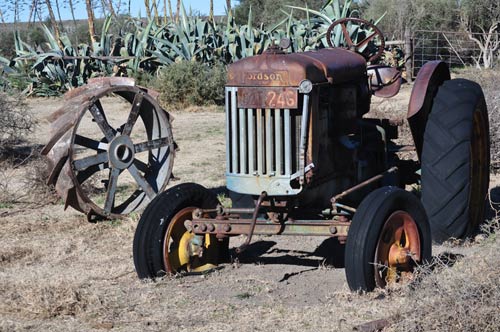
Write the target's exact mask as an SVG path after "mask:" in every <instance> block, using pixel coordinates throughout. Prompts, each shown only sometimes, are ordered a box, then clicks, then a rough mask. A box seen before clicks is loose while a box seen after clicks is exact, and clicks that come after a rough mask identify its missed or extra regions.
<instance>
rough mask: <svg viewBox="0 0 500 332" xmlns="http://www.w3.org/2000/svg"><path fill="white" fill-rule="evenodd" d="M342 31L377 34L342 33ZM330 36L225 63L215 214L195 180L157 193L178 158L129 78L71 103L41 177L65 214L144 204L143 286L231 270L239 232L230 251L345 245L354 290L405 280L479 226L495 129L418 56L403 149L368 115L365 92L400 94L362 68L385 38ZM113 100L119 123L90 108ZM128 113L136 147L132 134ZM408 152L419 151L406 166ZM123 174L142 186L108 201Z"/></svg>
mask: <svg viewBox="0 0 500 332" xmlns="http://www.w3.org/2000/svg"><path fill="white" fill-rule="evenodd" d="M352 24H357V25H362V26H364V28H365V30H368V31H371V33H369V34H362V33H358V34H357V37H356V38H352V39H351V36H350V35H349V33H348V28H347V27H348V26H349V25H352ZM335 31H336V32H337V33H338V32H340V33H341V34H342V36H343V37H344V38H343V39H344V44H343V46H342V47H334V42H333V41H332V36H333V34H334V33H335ZM327 40H328V44H329V46H330V48H325V49H321V50H317V51H308V52H303V53H287V52H285V49H286V48H287V47H288V46H289V43H288V42H287V41H286V40H283V41H282V42H280V45H279V46H278V45H273V46H271V47H269V49H268V50H267V51H265V52H264V53H263V54H261V55H257V56H254V57H251V58H246V59H243V60H240V61H238V62H236V63H234V64H232V65H230V66H229V69H228V77H227V85H226V88H225V114H226V149H227V150H226V184H227V189H228V191H229V193H230V197H231V199H232V205H230V206H228V205H227V204H225V205H221V204H220V202H219V201H218V199H217V197H216V196H215V195H214V194H213V193H212V191H210V190H208V189H206V188H204V187H202V186H201V185H198V184H195V183H184V184H180V185H177V186H173V187H171V188H169V189H167V190H166V191H162V190H163V188H164V186H165V183H166V182H168V180H169V178H170V176H171V168H172V159H173V154H174V151H175V143H174V142H173V138H172V134H171V130H170V117H169V115H168V114H167V113H166V112H165V111H163V110H162V109H161V108H160V107H159V106H158V104H157V103H156V101H155V99H154V98H152V97H151V96H150V95H149V94H148V91H147V89H144V88H140V87H136V86H134V85H133V83H131V82H129V81H122V80H124V79H115V80H113V79H104V80H101V81H98V82H97V83H93V84H90V85H89V86H88V87H87V88H80V89H79V90H77V91H76V92H73V93H72V94H71V95H70V96H69V97H68V102H67V106H66V109H64V108H63V111H60V112H59V114H56V116H55V117H54V123H53V127H54V128H55V130H54V132H55V133H56V134H55V136H54V138H53V139H52V140H51V143H49V144H48V146H47V148H46V151H45V153H48V155H49V157H50V160H51V161H52V162H51V164H52V168H53V172H52V173H53V175H52V176H51V178H50V181H52V183H54V184H55V185H56V188H57V189H58V191H59V192H60V193H61V195H62V196H63V197H64V198H65V201H66V204H67V205H71V206H73V207H75V208H77V209H78V210H80V211H83V212H85V213H86V214H87V215H89V216H92V215H104V216H108V217H109V216H120V215H123V214H126V213H128V212H130V211H135V210H136V209H138V208H140V207H142V206H144V205H145V204H147V202H148V201H149V200H151V202H150V203H149V204H148V205H147V207H146V209H145V211H144V213H143V214H142V216H141V218H140V221H139V223H138V226H137V229H136V233H135V238H134V243H133V256H134V264H135V268H136V271H137V274H138V276H139V277H140V278H156V277H160V276H162V275H165V274H166V273H182V272H203V271H207V270H211V269H213V268H215V267H216V266H217V265H218V264H220V263H221V262H224V261H225V260H227V258H228V250H229V249H228V248H229V239H230V238H231V237H233V236H236V235H242V234H243V235H246V237H245V241H244V243H243V244H242V245H240V246H239V247H237V248H236V249H235V252H236V253H239V252H242V251H243V250H245V248H247V247H248V245H249V244H250V243H251V241H252V237H253V236H254V235H300V236H306V235H307V236H323V237H330V238H335V239H337V240H338V242H339V243H340V244H342V245H345V247H344V249H345V272H346V277H347V281H348V284H349V287H350V288H351V289H352V290H363V291H370V290H372V289H374V288H375V287H384V286H385V285H386V284H387V283H393V282H398V281H401V280H405V279H407V278H409V277H410V276H411V275H410V274H411V273H412V271H413V269H414V267H415V266H416V265H418V264H421V263H423V262H425V261H427V260H429V259H430V258H431V245H432V241H436V242H441V241H444V240H446V239H448V238H450V237H455V238H461V237H465V236H468V235H470V234H471V233H472V232H473V231H474V230H475V229H476V228H477V226H478V224H479V223H480V222H481V221H482V220H483V214H484V209H485V201H486V196H487V190H488V183H489V125H488V115H487V110H486V105H485V101H484V96H483V93H482V90H481V87H480V86H479V85H478V84H476V83H474V82H472V81H468V80H464V79H451V78H450V73H449V70H448V68H447V66H446V65H445V64H444V63H442V62H438V61H435V62H428V63H427V64H426V65H424V66H423V68H422V69H421V70H420V72H419V74H418V76H417V78H416V81H415V83H414V86H413V90H412V93H411V98H410V102H409V106H408V113H407V121H408V124H409V127H410V130H411V135H412V137H413V144H411V145H398V144H396V139H397V138H398V126H399V125H401V123H399V121H391V120H389V119H380V118H372V117H370V112H369V111H370V101H371V97H372V95H375V96H378V97H384V98H390V97H393V96H394V95H396V94H397V93H398V92H399V89H400V85H401V74H400V72H399V71H398V70H396V69H394V68H391V67H387V66H382V65H372V64H369V63H373V62H374V61H375V60H376V59H377V58H378V57H380V56H381V54H382V53H383V51H384V37H383V35H382V33H381V32H380V30H379V29H378V28H377V27H376V26H374V25H373V24H371V23H369V22H367V21H364V20H361V19H356V18H347V19H342V20H338V21H335V22H333V23H332V25H331V26H330V28H329V29H328V31H327ZM124 83H127V84H124ZM110 93H111V94H116V95H119V96H121V97H123V98H124V99H125V100H127V101H128V102H129V103H130V104H131V105H132V106H131V111H130V114H129V115H128V117H127V119H126V121H125V123H123V124H121V125H120V126H118V127H113V126H112V125H110V124H109V121H108V119H106V116H105V111H104V109H103V106H102V104H101V103H100V99H101V98H102V97H103V96H105V95H108V94H110ZM71 108H75V109H76V111H74V112H71V111H70V109H71ZM84 116H87V117H88V118H89V119H90V120H91V121H93V123H94V124H97V125H98V127H99V128H100V134H99V135H97V136H98V137H95V138H91V137H87V136H85V135H81V134H79V128H80V126H81V125H82V124H81V123H82V119H83V118H84ZM138 118H141V119H142V122H143V124H144V127H145V132H146V136H145V137H144V138H143V140H142V141H141V140H139V141H136V140H135V138H132V136H131V135H130V133H131V128H132V127H133V126H134V124H135V123H136V120H137V119H138ZM409 151H411V153H413V154H414V155H415V157H414V158H412V159H408V158H402V153H406V154H407V153H408V152H409ZM141 153H143V154H144V155H145V157H143V158H142V159H140V158H139V156H140V154H141ZM125 170H127V171H128V172H124V171H125ZM98 172H105V175H106V176H104V179H101V181H103V182H104V184H105V190H103V192H102V193H101V195H102V196H103V197H102V198H101V199H100V200H92V198H91V192H90V191H91V190H90V189H86V188H87V187H86V181H88V180H87V179H88V178H89V177H91V176H93V174H96V173H98ZM124 173H130V175H132V177H133V178H134V179H135V181H136V182H137V184H138V189H137V190H136V191H134V192H132V193H131V194H130V195H129V196H127V195H125V196H126V197H125V199H124V200H123V202H122V203H120V204H117V203H116V202H115V199H116V197H115V196H116V195H115V192H116V191H117V186H118V185H119V182H118V181H117V179H118V177H119V176H121V175H122V174H124ZM412 186H413V190H411V191H408V190H405V188H412ZM99 203H100V204H101V205H99Z"/></svg>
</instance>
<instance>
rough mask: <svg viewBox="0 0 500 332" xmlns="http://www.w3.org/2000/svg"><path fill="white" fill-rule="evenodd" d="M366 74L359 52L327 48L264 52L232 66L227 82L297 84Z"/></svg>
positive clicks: (231, 83)
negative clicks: (288, 52) (300, 51)
mask: <svg viewBox="0 0 500 332" xmlns="http://www.w3.org/2000/svg"><path fill="white" fill-rule="evenodd" d="M364 75H366V60H365V59H364V58H363V57H362V56H361V55H359V54H357V53H355V52H352V51H348V50H344V49H340V48H328V49H321V50H318V51H309V52H302V53H290V54H287V53H283V52H272V51H271V52H269V51H268V52H265V53H264V54H262V55H258V56H254V57H251V58H246V59H242V60H240V61H238V62H235V63H233V64H232V65H230V66H229V70H228V81H227V86H298V85H299V84H300V82H301V81H302V80H305V79H307V80H310V81H311V82H313V83H326V82H330V83H333V84H336V83H341V82H346V81H350V80H353V79H356V78H359V77H362V76H364Z"/></svg>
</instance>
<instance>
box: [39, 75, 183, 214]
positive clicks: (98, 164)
mask: <svg viewBox="0 0 500 332" xmlns="http://www.w3.org/2000/svg"><path fill="white" fill-rule="evenodd" d="M117 83H121V84H117ZM123 83H128V84H123ZM147 92H148V91H147V90H145V89H143V88H139V87H137V86H135V85H134V84H133V81H132V84H131V81H130V80H125V81H123V80H119V81H116V80H114V81H113V80H112V79H101V80H99V81H97V82H94V83H93V85H92V84H89V85H88V86H85V87H82V88H79V89H77V90H76V91H72V92H70V93H69V99H67V101H66V104H65V106H64V107H63V108H62V109H61V110H63V111H58V112H59V113H58V114H57V113H56V115H55V116H54V121H53V124H52V126H53V131H54V132H55V133H54V135H53V137H52V139H51V141H50V142H49V144H48V145H47V146H46V148H45V149H44V152H45V153H46V154H47V156H48V157H49V164H50V165H51V166H52V174H51V177H50V179H49V183H53V184H54V185H55V187H56V190H57V192H58V193H59V194H60V195H61V196H62V198H63V199H64V200H65V204H66V206H72V207H73V208H75V209H77V210H79V211H81V212H84V213H85V214H87V216H88V218H89V220H90V219H93V218H94V217H96V216H98V217H105V218H120V217H123V216H125V215H127V214H129V213H131V212H133V211H137V210H140V209H142V208H144V207H145V205H146V204H147V203H148V202H149V201H150V200H152V199H153V198H154V197H155V196H156V195H157V194H158V193H159V192H161V191H162V190H163V189H164V188H165V186H166V185H167V183H168V180H169V179H170V176H171V170H172V166H173V158H174V141H173V137H172V130H171V126H170V119H169V115H168V113H167V112H165V111H164V110H163V109H162V108H161V107H160V106H159V105H158V103H157V101H156V100H155V99H154V98H153V97H152V96H151V95H150V94H148V93H147ZM109 96H118V97H120V100H121V101H119V102H117V99H110V98H108V97H109ZM65 108H66V109H69V110H68V111H66V110H65ZM57 139H58V141H56V140H57Z"/></svg>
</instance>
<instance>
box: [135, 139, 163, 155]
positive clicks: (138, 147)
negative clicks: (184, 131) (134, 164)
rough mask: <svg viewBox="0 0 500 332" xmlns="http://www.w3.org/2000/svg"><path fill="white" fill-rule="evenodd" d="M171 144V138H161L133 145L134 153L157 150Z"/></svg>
mask: <svg viewBox="0 0 500 332" xmlns="http://www.w3.org/2000/svg"><path fill="white" fill-rule="evenodd" d="M172 143H173V141H172V138H170V137H162V138H157V139H154V140H152V141H147V142H142V143H137V144H134V150H135V153H140V152H144V151H151V150H154V149H158V148H161V147H164V146H167V145H170V144H172Z"/></svg>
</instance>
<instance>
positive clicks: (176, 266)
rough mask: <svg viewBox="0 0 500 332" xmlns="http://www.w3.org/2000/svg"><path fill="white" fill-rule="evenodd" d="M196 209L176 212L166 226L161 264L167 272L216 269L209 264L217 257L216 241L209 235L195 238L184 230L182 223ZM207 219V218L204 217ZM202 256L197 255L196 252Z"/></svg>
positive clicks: (189, 217)
mask: <svg viewBox="0 0 500 332" xmlns="http://www.w3.org/2000/svg"><path fill="white" fill-rule="evenodd" d="M196 209H197V208H196V207H187V208H184V209H182V210H180V211H179V212H177V213H176V214H175V215H174V217H173V218H172V220H171V221H170V224H169V226H168V229H167V232H166V233H165V238H164V240H163V264H164V266H165V269H166V270H167V272H170V273H177V272H181V271H185V272H205V271H208V270H211V269H214V268H215V267H216V265H215V264H212V263H210V260H212V259H213V256H217V255H218V248H217V244H216V243H212V242H216V241H211V238H210V234H205V235H204V236H203V235H201V236H199V235H198V236H197V235H195V234H194V233H193V232H191V231H189V230H187V229H186V227H185V226H184V222H185V221H186V220H191V219H192V215H193V211H195V210H196ZM205 217H207V216H205ZM199 250H200V251H201V252H202V254H200V255H198V251H199Z"/></svg>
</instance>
